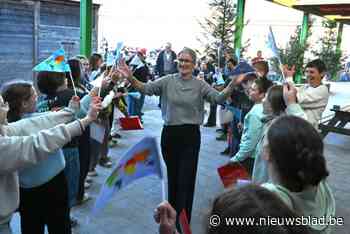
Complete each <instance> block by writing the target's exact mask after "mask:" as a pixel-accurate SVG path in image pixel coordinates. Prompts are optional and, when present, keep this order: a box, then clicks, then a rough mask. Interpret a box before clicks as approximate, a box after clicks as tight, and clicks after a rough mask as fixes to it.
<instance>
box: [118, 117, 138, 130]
mask: <svg viewBox="0 0 350 234" xmlns="http://www.w3.org/2000/svg"><path fill="white" fill-rule="evenodd" d="M119 121H120V126H121V127H122V129H123V130H139V129H143V126H142V123H141V121H140V118H139V117H138V116H129V117H124V118H119Z"/></svg>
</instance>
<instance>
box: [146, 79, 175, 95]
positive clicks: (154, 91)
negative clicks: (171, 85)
mask: <svg viewBox="0 0 350 234" xmlns="http://www.w3.org/2000/svg"><path fill="white" fill-rule="evenodd" d="M170 77H171V75H168V76H164V77H162V78H159V79H158V80H155V81H150V82H147V83H145V91H144V94H146V95H148V96H152V95H156V96H160V95H162V92H163V90H164V89H165V87H166V84H167V82H168V81H169V79H170Z"/></svg>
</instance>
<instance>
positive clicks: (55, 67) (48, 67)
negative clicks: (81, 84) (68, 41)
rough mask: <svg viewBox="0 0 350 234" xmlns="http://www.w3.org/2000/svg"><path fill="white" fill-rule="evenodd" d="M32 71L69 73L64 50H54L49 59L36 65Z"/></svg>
mask: <svg viewBox="0 0 350 234" xmlns="http://www.w3.org/2000/svg"><path fill="white" fill-rule="evenodd" d="M33 71H36V72H40V71H48V72H70V67H69V65H68V63H67V60H66V56H65V53H64V50H63V49H59V50H56V51H55V52H54V53H53V54H52V55H51V56H50V57H48V58H47V59H45V60H44V61H43V62H41V63H39V64H38V65H36V66H35V67H34V68H33Z"/></svg>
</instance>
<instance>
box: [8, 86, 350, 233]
mask: <svg viewBox="0 0 350 234" xmlns="http://www.w3.org/2000/svg"><path fill="white" fill-rule="evenodd" d="M332 87H333V86H332ZM348 88H349V86H347V87H346V88H344V87H339V86H338V85H335V86H334V88H332V91H333V92H334V95H332V97H331V99H330V104H329V106H332V105H333V104H340V105H345V102H347V103H348V104H350V94H348V93H346V90H348ZM152 100H153V99H149V100H148V104H147V106H146V109H145V116H144V122H145V124H144V127H145V130H143V131H129V132H123V133H122V135H123V138H122V139H121V141H120V144H119V145H118V146H117V147H116V148H114V149H111V155H112V158H113V159H114V161H117V160H118V159H119V158H120V157H121V156H122V155H123V153H124V152H125V151H126V150H127V149H128V148H129V147H130V146H132V145H133V144H134V143H136V142H137V141H138V140H140V139H141V138H142V137H143V136H144V135H152V136H156V137H157V138H158V140H159V136H160V132H161V127H162V121H161V117H160V111H159V110H158V109H157V108H156V106H155V104H156V102H155V101H154V100H153V101H152ZM215 137H216V133H215V128H202V145H201V152H200V161H199V170H198V177H197V184H196V194H195V201H194V208H193V217H192V220H193V221H192V229H193V233H194V234H197V233H198V234H200V233H204V232H203V230H204V229H203V228H204V226H205V219H204V217H205V214H206V212H207V211H208V208H209V205H210V203H211V202H212V200H213V198H214V197H215V196H216V195H217V194H219V193H221V192H222V191H223V190H224V189H223V186H222V184H221V182H220V181H219V178H218V176H217V172H216V169H217V168H218V167H219V166H220V165H223V164H225V163H226V162H227V160H228V158H227V157H224V156H221V155H219V152H220V151H222V150H223V149H224V148H225V143H224V142H219V141H216V140H215ZM325 144H326V147H325V155H326V158H327V163H328V168H329V171H330V174H331V175H330V177H329V184H330V186H331V187H332V189H333V192H334V194H335V198H336V202H337V216H341V217H344V220H345V225H344V226H342V227H340V226H339V227H336V228H335V230H334V233H337V234H349V233H350V231H349V230H350V185H349V183H348V176H350V170H349V169H350V154H349V152H350V137H345V136H340V135H335V134H330V135H329V136H327V138H326V139H325ZM98 172H99V176H98V177H96V179H95V180H94V183H93V186H92V187H91V188H90V189H89V193H90V194H91V195H92V196H93V197H96V196H97V193H98V191H99V188H100V186H101V184H102V183H103V181H104V179H105V178H106V176H107V175H108V173H109V172H110V169H104V168H98ZM160 201H161V186H160V183H159V180H158V179H157V178H156V177H148V178H144V179H141V180H139V181H137V182H135V183H134V184H132V185H130V186H129V187H127V188H126V189H125V190H124V191H121V192H120V193H119V194H118V195H116V196H115V197H114V198H113V200H112V202H111V203H110V205H108V207H106V209H104V210H103V212H101V214H100V215H99V216H97V217H94V218H92V219H90V220H89V221H88V220H87V215H88V214H89V211H90V209H91V206H92V204H93V200H92V201H90V202H88V203H87V204H85V205H83V206H81V207H78V208H76V209H74V211H73V213H74V215H75V216H77V217H78V218H79V220H80V225H79V227H78V228H75V229H74V233H79V234H107V233H108V234H109V233H122V234H129V233H130V234H135V233H145V234H148V233H157V231H156V230H157V226H156V225H155V224H154V221H153V218H152V214H153V209H154V208H155V207H156V206H157V204H158V203H159V202H160ZM18 223H19V217H18V216H16V217H15V218H14V219H13V221H12V223H11V225H12V227H13V228H14V229H15V230H16V232H15V233H19V227H18V226H19V224H18Z"/></svg>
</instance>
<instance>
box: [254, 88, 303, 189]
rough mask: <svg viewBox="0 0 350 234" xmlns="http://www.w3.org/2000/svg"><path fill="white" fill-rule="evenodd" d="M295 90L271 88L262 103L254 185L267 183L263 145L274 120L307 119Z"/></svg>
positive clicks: (267, 175)
mask: <svg viewBox="0 0 350 234" xmlns="http://www.w3.org/2000/svg"><path fill="white" fill-rule="evenodd" d="M296 94H297V90H296V89H295V87H294V86H291V85H288V84H285V85H283V86H281V85H275V86H273V87H271V88H270V89H269V90H268V92H267V95H266V98H265V99H264V101H263V111H264V114H265V117H264V120H263V123H264V127H263V133H262V135H261V137H260V139H259V142H258V145H257V147H256V150H255V160H254V168H253V175H252V181H253V182H254V183H256V184H261V183H265V182H268V180H269V174H268V170H267V162H266V160H264V159H263V153H262V152H263V145H264V141H265V140H266V134H267V131H268V129H269V128H270V126H271V124H272V123H273V121H274V120H276V119H277V118H278V117H279V116H281V115H294V116H299V117H301V118H304V119H307V117H306V114H305V112H304V111H303V109H302V108H301V107H300V105H299V104H298V103H297V97H296Z"/></svg>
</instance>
